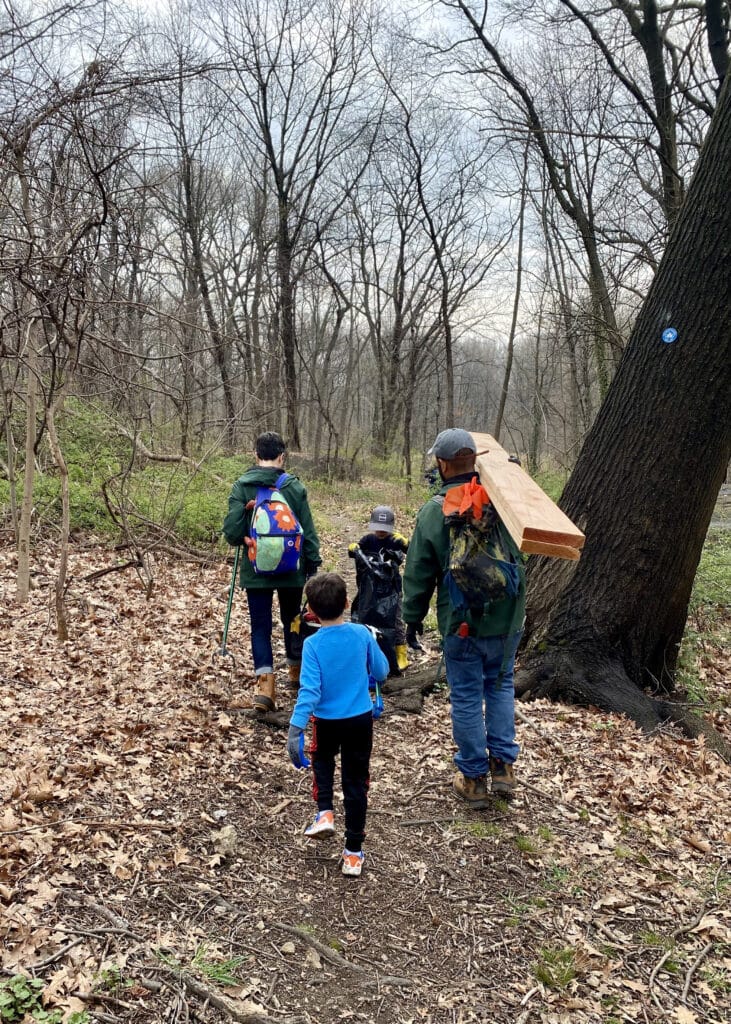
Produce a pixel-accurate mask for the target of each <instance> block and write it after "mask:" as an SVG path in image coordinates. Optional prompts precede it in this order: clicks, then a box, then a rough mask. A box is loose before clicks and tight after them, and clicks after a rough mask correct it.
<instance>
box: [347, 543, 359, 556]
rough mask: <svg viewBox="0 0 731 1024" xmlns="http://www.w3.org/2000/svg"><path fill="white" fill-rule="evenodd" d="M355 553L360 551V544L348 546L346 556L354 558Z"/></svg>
mask: <svg viewBox="0 0 731 1024" xmlns="http://www.w3.org/2000/svg"><path fill="white" fill-rule="evenodd" d="M357 551H360V544H348V554H349V555H350V557H351V558H355V554H356V552H357Z"/></svg>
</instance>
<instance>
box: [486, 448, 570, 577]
mask: <svg viewBox="0 0 731 1024" xmlns="http://www.w3.org/2000/svg"><path fill="white" fill-rule="evenodd" d="M471 433H472V436H473V437H474V439H475V444H476V445H477V451H478V453H481V454H478V456H477V472H478V473H479V475H480V481H481V483H482V484H483V486H484V487H485V490H486V491H487V493H488V494H489V495H490V499H491V500H492V502H493V503H494V505H495V508H496V509H497V510H498V512H499V513H500V518H501V519H502V520H503V522H504V523H505V525H506V527H507V528H508V530H509V532H510V535H511V536H512V538H513V540H514V541H515V543H516V544H517V545H518V547H519V548H520V550H521V551H525V552H526V553H528V554H545V555H551V556H553V557H555V558H570V559H577V558H578V557H579V552H580V549H581V548H582V547H583V546H584V540H585V537H584V534H583V533H582V532H581V530H579V528H578V527H577V526H575V525H574V524H573V523H572V522H571V520H570V519H569V517H568V516H567V515H566V514H565V513H564V512H562V511H561V509H560V508H559V507H558V505H556V504H555V502H553V501H552V500H551V499H550V498H549V497H548V495H547V494H546V493H545V491H542V490H541V488H540V487H539V486H538V484H537V483H536V482H535V480H532V479H531V477H530V476H528V474H527V473H526V472H525V470H524V469H523V468H522V467H521V466H519V465H518V464H517V462H510V461H509V458H508V453H507V452H506V451H505V449H504V448H502V447H501V446H500V445H499V444H498V442H497V441H496V440H495V438H494V437H492V436H491V435H490V434H481V433H478V432H475V431H471Z"/></svg>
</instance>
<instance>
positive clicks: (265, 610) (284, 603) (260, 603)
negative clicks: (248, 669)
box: [246, 587, 302, 676]
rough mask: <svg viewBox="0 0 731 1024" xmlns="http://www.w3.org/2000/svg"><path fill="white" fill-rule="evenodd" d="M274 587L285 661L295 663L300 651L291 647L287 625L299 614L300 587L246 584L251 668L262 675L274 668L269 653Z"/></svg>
mask: <svg viewBox="0 0 731 1024" xmlns="http://www.w3.org/2000/svg"><path fill="white" fill-rule="evenodd" d="M275 589H276V591H277V595H278V597H279V617H280V619H281V620H282V626H283V627H284V650H285V652H286V655H287V664H288V665H294V664H298V663H299V662H300V661H301V660H302V656H301V654H298V653H296V652H295V651H294V648H293V644H292V632H291V630H290V626H291V624H292V619H293V618H294V617H295V615H297V614H299V610H300V606H301V604H302V587H276V588H275V587H273V588H271V589H269V588H268V587H267V588H266V589H263V588H262V589H259V588H256V587H247V589H246V597H247V599H248V602H249V619H250V620H251V653H252V654H253V656H254V672H255V673H256V675H258V676H259V675H263V674H264V673H267V672H273V671H274V656H273V654H272V626H273V622H272V599H273V597H274V590H275Z"/></svg>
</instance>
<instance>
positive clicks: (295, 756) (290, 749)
mask: <svg viewBox="0 0 731 1024" xmlns="http://www.w3.org/2000/svg"><path fill="white" fill-rule="evenodd" d="M304 745H305V730H304V729H300V728H298V727H297V726H296V725H290V727H289V732H288V733H287V753H288V754H289V759H290V761H291V762H292V764H293V765H294V766H295V768H309V765H310V762H309V761H308V760H307V758H306V757H305V756H304Z"/></svg>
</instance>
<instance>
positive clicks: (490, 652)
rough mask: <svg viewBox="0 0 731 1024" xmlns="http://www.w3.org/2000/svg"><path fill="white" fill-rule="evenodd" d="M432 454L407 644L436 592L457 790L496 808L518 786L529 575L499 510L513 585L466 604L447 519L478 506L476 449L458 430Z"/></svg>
mask: <svg viewBox="0 0 731 1024" xmlns="http://www.w3.org/2000/svg"><path fill="white" fill-rule="evenodd" d="M429 454H430V455H434V457H435V458H436V461H437V466H438V467H439V475H440V477H441V479H442V487H441V489H440V490H439V492H438V493H437V494H436V495H434V496H433V497H432V498H430V499H429V500H428V501H427V502H426V503H425V504H424V505H422V507H421V509H420V510H419V513H418V516H417V519H416V528H415V530H414V535H413V537H412V539H411V542H410V544H409V551H408V554H407V557H406V568H405V571H404V580H403V584H404V604H403V617H404V621H405V622H406V624H407V639H408V638H409V636H415V635H416V633H417V632H420V631H421V624H422V622H423V620H424V617H425V616H426V614H427V612H428V610H429V602H430V600H431V596H432V594H433V592H434V589H435V587H436V588H437V620H438V624H439V632H440V633H441V635H442V643H443V649H444V660H445V664H446V670H447V680H448V682H449V687H450V695H451V716H452V735H453V737H454V742H455V743H456V744H457V753H456V754H455V757H454V761H455V764H456V766H457V768H458V769H459V770H458V772H457V773H456V775H455V777H454V781H453V786H454V790H455V792H456V793H457V794H458V796H460V797H461V798H462V799H463V800H465V801H466V802H467V803H468V804H469V805H470V806H471V807H475V808H481V807H486V806H488V804H489V796H490V793H492V794H493V795H495V796H498V797H501V798H503V799H507V800H510V799H512V797H513V793H514V789H515V775H514V769H513V765H514V763H515V760H516V758H517V756H518V752H519V749H520V748H519V747H518V744H517V743H516V742H515V697H514V690H513V668H514V664H515V653H516V651H517V649H518V643H519V641H520V636H521V632H522V627H523V620H524V617H525V571H524V569H523V563H522V559H521V558H520V555H519V553H518V549H517V547H516V545H515V543H514V542H513V540H512V538H510V537H509V535H508V533H507V531H506V530H505V529H504V527H503V526H502V524H501V523H500V520H499V517H497V515H496V513H495V512H492V513H491V515H492V516H493V521H492V527H494V528H495V530H497V531H498V535H499V537H500V543H502V545H503V548H504V550H505V562H501V563H499V564H501V565H505V567H506V572H505V586H504V588H503V589H502V590H499V589H497V590H496V591H495V594H494V596H493V599H492V600H490V601H487V602H482V603H479V604H478V603H476V601H475V600H468V601H467V602H466V603H465V600H463V597H462V596H461V594H460V593H459V592H458V590H457V589H455V586H454V583H455V580H454V579H451V577H452V576H453V573H452V566H453V565H454V564H455V558H454V554H455V549H456V543H455V540H454V537H455V534H454V527H453V526H451V525H450V518H451V517H449V518H448V513H449V511H450V509H452V508H456V509H457V510H458V509H460V507H463V506H464V505H465V501H464V500H463V496H465V495H466V496H467V498H466V503H467V504H469V502H470V500H472V498H470V495H478V493H479V492H481V488H480V487H479V477H478V475H477V473H476V471H475V459H476V455H477V446H476V444H475V441H474V438H473V437H472V435H471V434H469V433H468V432H467V431H466V430H461V429H457V428H450V429H448V430H443V431H442V432H441V433H440V434H439V436H438V437H437V439H436V441H435V442H434V444H433V445H432V447H431V449H430V450H429ZM481 493H482V494H484V491H483V492H481ZM475 500H476V501H479V502H480V503H481V500H482V499H478V498H475ZM489 508H490V506H488V509H489ZM480 511H481V509H480ZM457 518H459V517H457ZM495 520H497V522H495ZM452 521H453V522H454V519H453V520H452ZM462 521H464V517H463V520H462ZM492 527H491V529H492ZM462 537H464V535H463V534H462ZM508 577H509V578H508ZM488 773H489V774H490V779H491V785H490V792H488V787H487V775H488Z"/></svg>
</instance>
